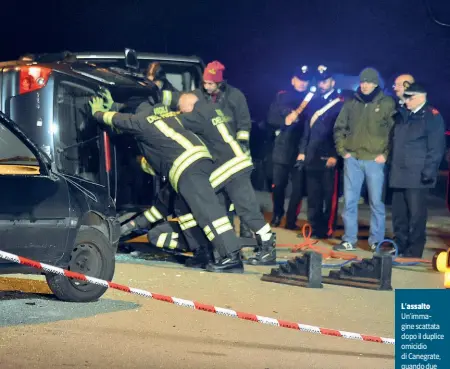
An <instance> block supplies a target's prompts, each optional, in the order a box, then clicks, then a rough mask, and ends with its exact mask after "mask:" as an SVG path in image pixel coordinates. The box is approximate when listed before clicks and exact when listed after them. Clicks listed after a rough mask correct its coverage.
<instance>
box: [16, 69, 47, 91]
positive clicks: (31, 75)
mask: <svg viewBox="0 0 450 369" xmlns="http://www.w3.org/2000/svg"><path fill="white" fill-rule="evenodd" d="M51 73H52V70H51V69H50V68H45V67H34V66H27V67H20V88H19V93H20V94H25V93H27V92H31V91H36V90H39V89H41V88H42V87H45V85H46V84H47V81H48V79H49V77H50V74H51Z"/></svg>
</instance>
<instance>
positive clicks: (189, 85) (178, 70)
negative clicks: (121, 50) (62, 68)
mask: <svg viewBox="0 0 450 369" xmlns="http://www.w3.org/2000/svg"><path fill="white" fill-rule="evenodd" d="M153 62H159V63H160V64H161V66H162V67H163V69H164V71H165V72H166V75H167V79H168V80H169V82H170V83H171V84H172V85H173V86H174V87H175V88H176V89H177V90H179V91H192V90H194V89H196V88H198V87H200V82H201V77H202V76H201V73H202V71H201V65H200V64H198V63H183V62H171V61H165V60H156V59H155V60H150V59H142V58H141V59H139V73H142V74H144V75H145V74H146V72H147V68H148V66H149V64H151V63H153ZM92 63H94V64H95V65H96V66H98V67H103V68H109V67H119V68H125V64H124V61H123V60H116V59H110V60H107V59H104V60H96V61H92Z"/></svg>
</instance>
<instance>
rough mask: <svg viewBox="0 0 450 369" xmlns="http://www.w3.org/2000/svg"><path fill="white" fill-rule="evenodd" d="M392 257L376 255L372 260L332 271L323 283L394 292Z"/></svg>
mask: <svg viewBox="0 0 450 369" xmlns="http://www.w3.org/2000/svg"><path fill="white" fill-rule="evenodd" d="M391 281H392V256H391V255H374V256H373V258H372V259H363V260H361V261H356V262H353V263H351V264H349V265H345V266H343V267H341V269H340V270H332V271H330V274H329V275H328V277H323V282H324V283H327V284H336V285H341V286H349V287H357V288H366V289H372V290H381V291H390V290H392V284H391Z"/></svg>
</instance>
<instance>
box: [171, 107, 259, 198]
mask: <svg viewBox="0 0 450 369" xmlns="http://www.w3.org/2000/svg"><path fill="white" fill-rule="evenodd" d="M179 117H180V119H181V122H182V124H183V126H184V127H185V128H186V129H188V130H190V131H192V132H194V133H195V134H197V135H198V137H199V138H200V139H201V140H202V141H203V142H204V143H205V145H206V147H207V148H208V150H209V152H210V153H211V155H212V157H213V160H214V166H215V169H214V171H213V173H212V174H211V177H210V182H211V185H212V187H213V188H214V189H218V188H221V187H223V186H225V185H226V183H228V182H229V181H231V180H232V179H233V178H235V177H236V176H239V175H241V174H243V173H245V172H250V171H252V169H253V164H252V161H251V159H250V158H249V157H248V156H247V155H246V154H245V153H244V151H243V150H242V148H241V146H240V144H239V143H238V142H237V141H236V139H235V138H234V137H236V131H235V130H234V128H233V127H234V126H235V125H234V124H233V117H232V112H231V111H230V110H229V109H221V108H220V105H219V104H217V103H207V102H205V101H198V102H197V103H196V104H195V107H194V110H193V111H192V113H184V114H181V115H180V116H179Z"/></svg>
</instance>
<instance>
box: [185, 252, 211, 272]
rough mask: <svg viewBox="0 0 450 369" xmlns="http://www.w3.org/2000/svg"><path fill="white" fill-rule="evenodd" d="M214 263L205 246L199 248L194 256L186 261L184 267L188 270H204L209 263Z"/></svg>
mask: <svg viewBox="0 0 450 369" xmlns="http://www.w3.org/2000/svg"><path fill="white" fill-rule="evenodd" d="M213 262H214V257H213V256H212V254H211V252H210V251H209V250H208V247H207V246H200V247H199V248H198V249H196V250H195V251H194V256H193V257H192V258H189V259H187V260H186V262H185V263H184V265H185V266H186V267H188V268H201V269H205V268H206V266H207V265H208V264H209V263H213Z"/></svg>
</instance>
